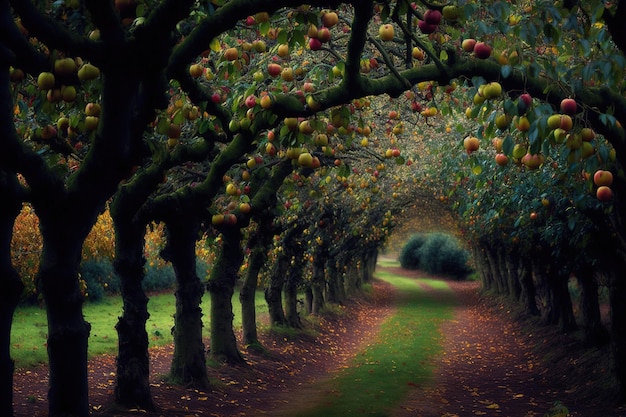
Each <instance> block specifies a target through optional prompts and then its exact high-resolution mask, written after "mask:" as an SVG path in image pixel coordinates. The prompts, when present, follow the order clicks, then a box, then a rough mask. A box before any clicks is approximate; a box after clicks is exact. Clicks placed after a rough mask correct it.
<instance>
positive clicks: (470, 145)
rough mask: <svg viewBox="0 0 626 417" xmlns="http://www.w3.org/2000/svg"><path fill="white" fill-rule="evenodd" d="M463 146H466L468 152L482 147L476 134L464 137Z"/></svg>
mask: <svg viewBox="0 0 626 417" xmlns="http://www.w3.org/2000/svg"><path fill="white" fill-rule="evenodd" d="M463 147H464V148H465V150H466V151H467V153H468V154H469V153H472V152H474V151H477V150H478V148H479V147H480V141H479V140H478V138H477V137H475V136H468V137H466V138H465V139H463Z"/></svg>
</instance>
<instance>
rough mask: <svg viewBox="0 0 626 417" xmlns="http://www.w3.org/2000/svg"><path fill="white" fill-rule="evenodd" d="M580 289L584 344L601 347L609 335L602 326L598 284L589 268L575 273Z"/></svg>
mask: <svg viewBox="0 0 626 417" xmlns="http://www.w3.org/2000/svg"><path fill="white" fill-rule="evenodd" d="M576 279H577V281H578V285H579V287H580V313H581V317H582V326H581V327H582V332H583V340H584V342H585V344H587V345H589V346H597V347H600V346H603V345H604V344H606V343H607V342H608V340H609V337H608V336H609V334H608V332H607V330H606V329H605V328H604V326H603V325H602V318H601V315H600V303H599V301H598V283H597V282H596V279H595V276H594V274H593V269H592V268H591V267H590V266H587V267H583V268H581V269H580V270H579V271H578V272H577V273H576Z"/></svg>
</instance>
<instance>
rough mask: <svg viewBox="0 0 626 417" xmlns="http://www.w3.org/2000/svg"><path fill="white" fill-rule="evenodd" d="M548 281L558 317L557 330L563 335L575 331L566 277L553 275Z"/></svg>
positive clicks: (567, 278) (574, 318)
mask: <svg viewBox="0 0 626 417" xmlns="http://www.w3.org/2000/svg"><path fill="white" fill-rule="evenodd" d="M548 279H549V280H550V287H551V289H552V293H553V294H554V295H553V299H554V304H555V306H556V312H557V315H558V323H559V328H560V329H561V331H562V332H563V333H569V332H571V331H574V330H577V329H578V325H577V324H576V317H575V316H574V307H573V306H572V297H571V295H570V293H569V288H568V282H569V277H568V275H566V274H564V273H553V274H552V276H550V277H549V278H548Z"/></svg>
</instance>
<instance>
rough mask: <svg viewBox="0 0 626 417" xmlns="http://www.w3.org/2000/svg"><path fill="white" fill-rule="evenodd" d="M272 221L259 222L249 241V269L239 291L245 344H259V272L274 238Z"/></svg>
mask: <svg viewBox="0 0 626 417" xmlns="http://www.w3.org/2000/svg"><path fill="white" fill-rule="evenodd" d="M273 237H274V235H273V232H272V225H271V221H261V222H259V224H258V226H257V229H256V231H255V232H254V235H253V236H252V237H251V238H250V241H249V242H248V247H249V248H250V250H251V252H250V255H249V258H248V270H247V272H246V277H245V279H244V281H243V285H242V286H241V290H240V291H239V302H240V303H241V324H242V327H243V343H244V344H245V345H259V344H260V343H259V338H258V334H257V327H256V305H255V295H256V290H257V283H258V280H259V272H261V269H262V268H263V265H264V264H265V261H266V259H267V251H268V250H269V247H270V244H271V243H272V238H273Z"/></svg>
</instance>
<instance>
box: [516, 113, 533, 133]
mask: <svg viewBox="0 0 626 417" xmlns="http://www.w3.org/2000/svg"><path fill="white" fill-rule="evenodd" d="M516 127H517V130H519V131H520V132H528V131H529V130H530V121H529V120H528V117H526V116H522V117H520V118H519V119H517V124H516Z"/></svg>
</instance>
